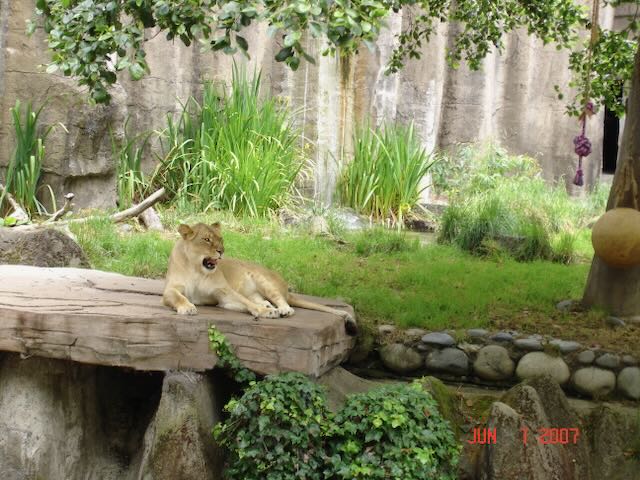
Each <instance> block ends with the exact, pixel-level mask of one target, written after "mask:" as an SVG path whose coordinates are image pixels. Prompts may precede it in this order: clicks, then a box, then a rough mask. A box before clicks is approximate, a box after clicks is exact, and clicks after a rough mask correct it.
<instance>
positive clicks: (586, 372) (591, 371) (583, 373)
mask: <svg viewBox="0 0 640 480" xmlns="http://www.w3.org/2000/svg"><path fill="white" fill-rule="evenodd" d="M573 386H574V387H575V389H576V390H577V391H578V392H580V393H582V394H584V395H589V396H591V397H604V396H605V395H608V394H609V393H610V392H611V391H612V390H613V389H614V388H615V386H616V376H615V374H614V373H613V372H612V371H610V370H604V369H602V368H597V367H585V368H581V369H579V370H576V372H575V373H574V374H573Z"/></svg>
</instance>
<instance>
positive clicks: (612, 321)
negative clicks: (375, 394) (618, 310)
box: [605, 317, 626, 328]
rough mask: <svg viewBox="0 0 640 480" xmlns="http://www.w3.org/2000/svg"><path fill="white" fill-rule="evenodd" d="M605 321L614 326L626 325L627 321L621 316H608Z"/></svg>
mask: <svg viewBox="0 0 640 480" xmlns="http://www.w3.org/2000/svg"><path fill="white" fill-rule="evenodd" d="M605 323H606V324H607V325H608V326H610V327H612V328H619V327H624V326H625V325H626V322H625V321H624V320H622V319H621V318H619V317H607V318H606V320H605Z"/></svg>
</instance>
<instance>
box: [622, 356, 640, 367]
mask: <svg viewBox="0 0 640 480" xmlns="http://www.w3.org/2000/svg"><path fill="white" fill-rule="evenodd" d="M622 363H624V364H625V365H637V364H638V360H637V359H636V358H635V357H634V356H633V355H623V357H622Z"/></svg>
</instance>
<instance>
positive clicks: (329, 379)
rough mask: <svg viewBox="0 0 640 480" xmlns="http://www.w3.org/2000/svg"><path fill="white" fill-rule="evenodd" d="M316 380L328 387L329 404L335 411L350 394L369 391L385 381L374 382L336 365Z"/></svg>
mask: <svg viewBox="0 0 640 480" xmlns="http://www.w3.org/2000/svg"><path fill="white" fill-rule="evenodd" d="M316 381H317V383H319V384H320V385H324V387H326V389H327V404H328V406H329V408H330V409H331V411H333V412H337V411H338V410H340V408H341V407H342V405H344V401H345V400H346V398H347V397H348V396H349V395H351V394H353V393H362V392H368V391H369V390H372V389H374V388H377V387H380V386H381V385H384V383H378V382H374V381H371V380H367V379H365V378H362V377H359V376H357V375H354V374H353V373H351V372H349V371H348V370H345V369H344V368H342V367H335V368H333V369H331V370H329V371H328V372H327V373H325V374H324V375H322V376H321V377H320V378H319V379H317V380H316Z"/></svg>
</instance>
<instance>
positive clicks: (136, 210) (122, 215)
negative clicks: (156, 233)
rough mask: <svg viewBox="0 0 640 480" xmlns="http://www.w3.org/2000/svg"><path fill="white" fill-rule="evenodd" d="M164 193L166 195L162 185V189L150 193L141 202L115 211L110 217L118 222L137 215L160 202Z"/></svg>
mask: <svg viewBox="0 0 640 480" xmlns="http://www.w3.org/2000/svg"><path fill="white" fill-rule="evenodd" d="M163 195H164V187H162V188H161V189H160V190H157V191H156V192H154V193H152V194H151V195H149V196H148V197H147V198H145V199H144V200H143V201H141V202H140V203H139V204H137V205H134V206H133V207H131V208H127V209H126V210H123V211H121V212H118V213H114V214H113V215H111V217H109V218H111V220H113V221H114V222H115V223H118V222H122V221H123V220H126V219H127V218H131V217H137V216H138V215H140V214H141V213H142V212H144V211H145V210H146V209H147V208H149V207H151V206H153V205H155V204H156V203H158V201H160V199H161V198H162V196H163Z"/></svg>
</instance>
